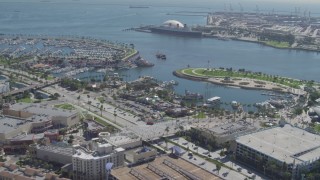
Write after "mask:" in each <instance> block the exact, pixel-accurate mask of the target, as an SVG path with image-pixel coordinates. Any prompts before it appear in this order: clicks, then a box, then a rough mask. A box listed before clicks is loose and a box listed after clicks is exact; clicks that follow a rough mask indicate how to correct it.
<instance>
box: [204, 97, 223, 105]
mask: <svg viewBox="0 0 320 180" xmlns="http://www.w3.org/2000/svg"><path fill="white" fill-rule="evenodd" d="M220 99H221V97H219V96H214V97H212V98H209V99H207V102H206V104H204V106H207V107H212V106H217V105H219V104H220Z"/></svg>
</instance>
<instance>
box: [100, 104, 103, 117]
mask: <svg viewBox="0 0 320 180" xmlns="http://www.w3.org/2000/svg"><path fill="white" fill-rule="evenodd" d="M102 110H103V105H102V104H101V106H100V112H101V116H102Z"/></svg>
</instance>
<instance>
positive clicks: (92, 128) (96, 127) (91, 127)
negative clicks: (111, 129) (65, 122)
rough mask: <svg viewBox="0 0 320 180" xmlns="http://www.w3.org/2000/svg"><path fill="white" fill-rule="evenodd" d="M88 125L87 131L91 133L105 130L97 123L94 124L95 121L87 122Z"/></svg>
mask: <svg viewBox="0 0 320 180" xmlns="http://www.w3.org/2000/svg"><path fill="white" fill-rule="evenodd" d="M86 123H87V124H88V127H87V129H88V130H89V131H98V130H102V129H104V127H103V126H101V125H100V124H98V123H96V122H94V121H89V120H88V121H86Z"/></svg>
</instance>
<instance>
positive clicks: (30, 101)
mask: <svg viewBox="0 0 320 180" xmlns="http://www.w3.org/2000/svg"><path fill="white" fill-rule="evenodd" d="M17 102H23V103H33V100H32V99H31V98H29V97H28V98H23V99H19V100H17Z"/></svg>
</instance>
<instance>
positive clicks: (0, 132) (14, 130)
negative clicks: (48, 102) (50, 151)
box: [0, 115, 52, 143]
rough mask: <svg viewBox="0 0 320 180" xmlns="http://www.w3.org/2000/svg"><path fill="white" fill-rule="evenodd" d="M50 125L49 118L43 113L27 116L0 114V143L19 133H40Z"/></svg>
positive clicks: (6, 141) (13, 137)
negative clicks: (18, 116)
mask: <svg viewBox="0 0 320 180" xmlns="http://www.w3.org/2000/svg"><path fill="white" fill-rule="evenodd" d="M51 127H52V123H51V120H50V119H48V118H47V117H46V116H43V115H31V116H29V117H28V118H17V117H6V116H0V143H8V142H9V141H10V140H11V139H15V137H17V136H19V135H21V134H22V135H26V134H29V133H41V132H44V131H46V130H47V129H49V128H51Z"/></svg>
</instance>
